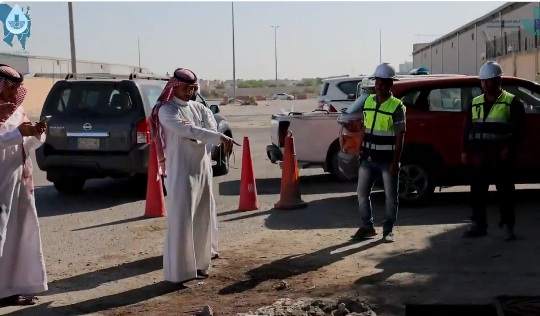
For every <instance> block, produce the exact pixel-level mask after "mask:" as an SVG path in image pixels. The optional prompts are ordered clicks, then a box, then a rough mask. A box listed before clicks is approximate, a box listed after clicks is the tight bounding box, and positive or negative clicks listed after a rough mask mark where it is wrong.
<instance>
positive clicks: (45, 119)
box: [40, 115, 52, 123]
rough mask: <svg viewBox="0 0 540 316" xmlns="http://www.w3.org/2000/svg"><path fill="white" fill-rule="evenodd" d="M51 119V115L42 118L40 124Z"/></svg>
mask: <svg viewBox="0 0 540 316" xmlns="http://www.w3.org/2000/svg"><path fill="white" fill-rule="evenodd" d="M51 117H52V116H51V115H47V116H45V117H44V118H42V119H41V121H40V122H41V123H47V122H48V121H49V120H50V119H51Z"/></svg>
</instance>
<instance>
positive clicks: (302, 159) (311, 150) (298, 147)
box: [266, 75, 454, 181]
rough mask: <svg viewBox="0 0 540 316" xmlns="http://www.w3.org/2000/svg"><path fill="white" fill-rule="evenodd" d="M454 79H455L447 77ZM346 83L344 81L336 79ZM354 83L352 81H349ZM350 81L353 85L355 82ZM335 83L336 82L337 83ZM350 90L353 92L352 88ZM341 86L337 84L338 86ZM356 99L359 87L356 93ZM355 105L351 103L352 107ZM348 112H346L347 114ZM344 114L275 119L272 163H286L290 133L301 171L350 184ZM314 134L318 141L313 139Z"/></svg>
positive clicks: (365, 79) (320, 112) (268, 148)
mask: <svg viewBox="0 0 540 316" xmlns="http://www.w3.org/2000/svg"><path fill="white" fill-rule="evenodd" d="M440 76H442V75H439V76H435V75H433V76H429V75H428V76H408V75H403V76H398V80H401V81H403V80H412V79H415V80H416V79H418V78H419V77H427V78H438V77H440ZM445 76H454V75H445ZM335 79H339V80H342V79H343V78H335ZM349 79H350V78H349ZM357 79H358V78H355V79H352V81H354V82H355V84H356V85H359V83H362V82H364V83H366V82H369V81H370V80H371V81H372V79H369V77H367V76H366V77H363V79H362V80H361V81H359V82H358V83H357ZM352 81H349V82H352ZM334 83H335V82H334ZM349 84H350V83H348V86H347V89H348V91H349V92H350V89H352V86H349ZM338 85H340V84H339V83H336V86H338ZM352 93H353V94H354V97H355V99H356V94H357V87H356V86H355V87H354V90H352ZM352 103H353V101H350V104H352ZM346 109H347V108H342V110H346ZM341 114H342V112H338V111H336V109H335V108H333V107H331V108H326V107H325V108H324V109H316V110H314V111H312V112H286V113H279V114H274V115H272V118H271V122H270V126H271V127H270V135H271V136H270V139H271V144H270V145H268V146H266V154H267V156H268V159H269V160H270V162H272V163H276V164H277V163H279V162H280V161H282V160H283V153H284V146H285V136H286V135H287V132H288V131H290V132H292V133H293V136H294V143H295V151H296V159H297V161H298V166H299V168H301V169H307V168H322V169H323V170H324V171H325V172H329V173H330V174H332V175H333V176H334V177H335V178H336V179H338V180H340V181H348V180H349V178H348V177H347V176H345V175H344V174H343V173H342V172H341V170H340V169H339V165H338V155H339V152H340V130H341V125H339V124H338V123H337V119H338V117H339V116H340V115H341ZM314 133H315V134H316V135H317V137H313V135H314Z"/></svg>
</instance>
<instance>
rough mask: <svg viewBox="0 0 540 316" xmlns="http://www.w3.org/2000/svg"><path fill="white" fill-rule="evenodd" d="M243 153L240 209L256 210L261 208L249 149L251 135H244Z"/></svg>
mask: <svg viewBox="0 0 540 316" xmlns="http://www.w3.org/2000/svg"><path fill="white" fill-rule="evenodd" d="M243 147H244V148H243V153H242V175H241V179H240V203H239V205H238V210H239V211H255V210H258V209H259V199H258V197H257V184H256V183H255V176H254V174H253V161H252V160H251V150H250V149H249V137H244V145H243Z"/></svg>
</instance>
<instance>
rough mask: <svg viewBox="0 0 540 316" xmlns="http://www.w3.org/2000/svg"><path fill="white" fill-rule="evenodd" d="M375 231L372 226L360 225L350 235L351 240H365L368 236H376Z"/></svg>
mask: <svg viewBox="0 0 540 316" xmlns="http://www.w3.org/2000/svg"><path fill="white" fill-rule="evenodd" d="M376 235H377V232H376V231H375V228H373V227H364V226H363V227H360V228H359V229H358V230H357V231H356V233H355V234H354V235H352V236H351V240H365V239H367V238H369V237H373V236H376Z"/></svg>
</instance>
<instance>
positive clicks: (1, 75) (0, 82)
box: [0, 65, 27, 124]
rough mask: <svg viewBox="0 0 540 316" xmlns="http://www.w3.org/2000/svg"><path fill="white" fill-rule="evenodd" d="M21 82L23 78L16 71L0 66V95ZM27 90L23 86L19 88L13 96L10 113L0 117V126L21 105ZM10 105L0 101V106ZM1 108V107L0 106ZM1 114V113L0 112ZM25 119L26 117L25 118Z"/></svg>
mask: <svg viewBox="0 0 540 316" xmlns="http://www.w3.org/2000/svg"><path fill="white" fill-rule="evenodd" d="M21 82H23V76H22V75H21V74H20V73H19V72H17V70H15V69H13V68H11V67H9V66H7V65H0V95H1V94H2V93H3V92H4V91H5V90H6V89H8V88H10V87H11V86H13V85H16V84H19V83H21ZM26 93H27V90H26V88H25V87H23V86H19V88H18V90H17V95H16V96H15V106H14V108H13V110H12V111H11V112H7V113H3V115H1V116H0V124H1V123H4V122H5V121H6V120H7V119H8V118H9V117H10V116H11V115H12V114H13V113H14V112H15V111H16V110H17V109H18V108H19V107H20V106H21V104H22V103H23V101H24V98H26ZM5 103H12V102H8V101H5V100H1V99H0V104H5ZM0 106H1V105H0ZM0 113H2V112H0ZM25 117H26V116H25Z"/></svg>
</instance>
